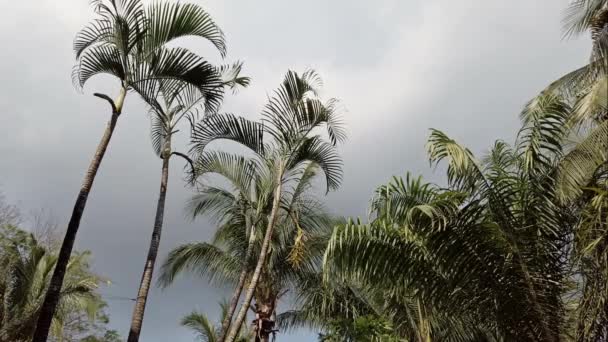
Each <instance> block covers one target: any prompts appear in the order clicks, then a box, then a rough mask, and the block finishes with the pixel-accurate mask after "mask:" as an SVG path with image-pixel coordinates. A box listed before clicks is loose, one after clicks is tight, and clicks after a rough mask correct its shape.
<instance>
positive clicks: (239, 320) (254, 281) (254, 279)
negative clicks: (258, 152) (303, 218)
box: [226, 164, 283, 342]
mask: <svg viewBox="0 0 608 342" xmlns="http://www.w3.org/2000/svg"><path fill="white" fill-rule="evenodd" d="M278 171H279V172H278V175H277V187H276V189H275V193H274V198H273V199H272V210H271V211H270V217H269V218H268V226H267V227H266V233H265V235H264V241H263V242H262V249H261V251H260V256H259V258H258V263H257V265H256V266H255V270H254V271H253V275H252V276H251V281H250V282H249V286H248V287H247V292H246V293H245V300H244V302H243V304H242V305H241V310H240V311H239V313H238V315H237V316H236V320H235V321H234V325H233V326H232V328H231V329H230V334H228V337H227V338H226V342H232V341H234V339H235V338H236V334H237V333H238V330H239V327H241V326H242V325H243V322H244V321H245V317H246V316H247V310H249V306H250V305H251V300H252V299H253V294H254V292H255V288H256V287H257V285H258V281H259V280H260V275H261V274H262V267H263V266H264V262H265V261H266V254H267V253H268V247H269V246H270V240H271V239H272V233H273V230H274V223H275V221H276V218H277V214H278V212H279V204H280V201H281V189H282V185H283V165H282V164H281V165H279V170H278Z"/></svg>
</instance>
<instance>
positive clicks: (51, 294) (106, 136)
mask: <svg viewBox="0 0 608 342" xmlns="http://www.w3.org/2000/svg"><path fill="white" fill-rule="evenodd" d="M126 95H127V90H126V89H125V88H124V87H123V88H122V89H121V91H120V94H119V95H118V98H117V99H116V102H113V103H112V108H113V110H112V117H111V118H110V121H109V122H108V125H107V126H106V129H105V131H104V132H103V136H102V137H101V141H100V142H99V144H98V145H97V150H96V151H95V155H94V156H93V159H92V160H91V162H90V164H89V169H88V170H87V173H86V175H85V176H84V181H83V182H82V186H81V187H80V191H79V192H78V197H76V203H75V204H74V208H73V209H72V216H71V217H70V221H69V223H68V228H67V229H66V232H65V236H64V238H63V243H62V244H61V249H60V250H59V256H58V257H57V263H56V264H55V269H54V270H53V277H52V278H51V282H50V284H49V288H48V290H47V291H46V295H45V297H44V302H43V304H42V308H41V309H40V314H39V316H38V323H37V324H36V330H35V331H34V337H33V338H32V342H46V340H47V338H48V335H49V329H50V327H51V321H52V320H53V316H54V315H55V309H56V307H57V303H58V302H59V297H60V294H61V287H62V285H63V278H64V277H65V272H66V268H67V266H68V262H69V261H70V256H71V254H72V248H73V247H74V242H75V241H76V233H78V228H79V227H80V219H81V218H82V215H83V214H84V208H85V207H86V204H87V199H88V198H89V192H90V191H91V188H92V187H93V181H94V180H95V176H96V175H97V170H99V165H100V164H101V161H102V160H103V157H104V155H105V153H106V149H107V148H108V144H109V143H110V139H111V138H112V134H113V133H114V128H116V122H117V121H118V117H119V116H120V112H121V110H122V105H123V103H124V100H125V96H126Z"/></svg>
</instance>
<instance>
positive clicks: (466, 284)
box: [325, 100, 575, 341]
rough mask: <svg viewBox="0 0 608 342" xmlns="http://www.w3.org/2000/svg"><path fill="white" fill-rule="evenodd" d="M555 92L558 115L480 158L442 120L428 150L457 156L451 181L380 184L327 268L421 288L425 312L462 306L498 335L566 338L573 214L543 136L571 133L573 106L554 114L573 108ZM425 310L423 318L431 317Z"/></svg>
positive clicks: (428, 333) (438, 157) (335, 246)
mask: <svg viewBox="0 0 608 342" xmlns="http://www.w3.org/2000/svg"><path fill="white" fill-rule="evenodd" d="M547 101H548V102H547V103H546V104H545V105H544V106H542V107H540V108H543V109H545V110H546V111H547V112H548V113H549V114H546V115H537V116H531V117H538V118H540V119H539V120H538V121H534V122H533V121H531V123H530V126H529V127H527V128H526V129H525V130H523V131H522V132H521V133H520V137H519V140H518V144H517V147H516V148H515V149H512V148H510V147H509V146H508V145H507V144H505V143H504V142H500V141H499V142H497V143H496V144H495V146H494V147H493V149H492V150H491V152H490V153H489V155H488V156H487V157H486V158H484V159H483V160H482V161H479V160H477V159H475V158H474V156H473V154H472V153H471V152H470V151H469V150H468V149H466V148H464V147H462V146H461V145H459V144H458V143H457V142H456V141H454V140H452V139H450V138H449V137H448V136H446V135H445V134H443V133H442V132H440V131H436V130H433V131H432V133H431V136H430V138H429V142H428V152H429V156H430V159H431V161H432V162H434V163H436V162H439V161H442V160H446V161H447V163H448V165H447V178H448V187H447V188H446V189H442V188H439V187H437V186H435V185H431V184H425V183H422V182H420V181H419V180H412V179H407V178H406V180H405V181H404V180H402V179H399V178H397V179H395V180H394V181H393V182H391V183H389V184H388V185H387V186H383V187H380V188H379V189H378V191H377V194H376V197H375V199H374V201H373V202H372V210H373V212H374V213H375V216H376V217H375V218H374V220H373V221H372V222H371V223H370V224H362V223H360V222H352V223H350V224H346V225H344V226H342V227H340V228H338V229H337V230H336V231H335V232H334V236H333V237H332V240H331V241H330V243H329V246H328V251H327V254H326V270H325V272H326V273H327V274H335V273H332V272H338V274H342V275H344V276H346V277H354V279H357V280H359V281H362V282H363V284H364V285H368V286H375V287H379V288H384V289H386V291H388V293H397V294H400V293H401V294H403V295H411V296H413V298H414V299H416V302H418V301H419V303H420V305H419V307H421V308H425V310H423V311H422V312H427V313H431V312H437V311H438V312H439V313H441V312H444V313H449V315H450V317H461V318H462V319H461V320H460V322H468V321H470V322H473V325H474V326H477V327H480V331H485V332H489V333H490V337H491V338H492V339H506V340H517V341H539V340H543V341H556V340H558V339H559V338H560V333H561V332H562V331H563V330H564V329H565V326H564V325H565V323H564V312H565V309H564V306H563V301H562V296H563V295H564V294H565V292H566V287H565V285H564V284H565V282H566V280H567V279H568V278H567V276H568V274H567V264H566V263H564V260H565V259H566V257H567V255H568V254H567V253H568V245H567V242H568V237H569V236H570V234H571V233H572V229H573V226H574V224H575V217H574V215H572V211H571V210H570V208H568V207H564V206H561V205H560V204H559V201H558V200H557V193H556V181H555V178H554V170H555V164H556V159H555V158H556V157H557V156H558V154H557V153H558V152H559V151H552V150H551V147H550V146H551V145H550V144H549V143H547V141H546V140H543V139H539V138H538V136H539V135H538V130H539V129H542V128H544V127H547V126H549V127H554V128H555V130H554V133H555V134H557V135H559V134H562V131H560V129H558V128H560V127H563V125H562V123H563V121H562V122H561V123H560V122H559V121H558V120H559V119H560V118H562V117H563V115H553V116H552V115H550V114H552V113H553V112H554V111H556V112H560V111H561V112H560V113H563V112H565V111H567V108H565V107H564V106H563V105H562V103H561V102H559V101H556V100H551V101H549V100H547ZM544 137H545V138H550V137H548V136H544ZM550 141H551V140H549V142H550ZM548 146H549V148H548ZM426 308H429V309H428V310H427V309H426ZM424 316H425V315H423V316H422V318H423V319H422V320H419V322H424V321H425V320H426V319H427V318H428V319H430V317H428V316H427V317H424ZM448 322H449V321H448ZM395 323H396V324H397V323H399V322H398V321H397V322H395ZM418 326H419V327H422V328H423V329H422V331H421V332H423V334H420V335H419V337H418V340H420V341H426V340H430V339H437V338H439V336H440V334H439V333H440V331H437V329H436V327H434V326H433V325H432V324H431V325H430V327H429V326H427V325H426V324H423V325H419V324H418ZM425 326H426V327H425ZM429 328H430V330H429ZM486 338H488V337H486Z"/></svg>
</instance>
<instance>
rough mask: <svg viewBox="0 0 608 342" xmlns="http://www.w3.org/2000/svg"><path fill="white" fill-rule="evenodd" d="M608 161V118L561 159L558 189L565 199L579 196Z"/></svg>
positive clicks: (568, 199)
mask: <svg viewBox="0 0 608 342" xmlns="http://www.w3.org/2000/svg"><path fill="white" fill-rule="evenodd" d="M607 163H608V120H606V121H604V122H603V123H601V124H600V125H599V126H597V127H596V128H595V129H593V130H592V131H591V132H590V133H589V134H588V135H587V136H586V137H585V138H584V139H583V141H581V142H579V143H578V144H577V145H576V146H575V147H574V149H572V150H571V151H569V152H568V153H567V154H566V155H565V156H564V158H563V159H562V160H561V162H560V164H559V168H558V172H557V186H558V187H557V191H558V193H559V195H560V197H561V199H562V200H564V201H570V200H572V199H575V198H577V197H578V196H580V195H581V194H582V192H583V189H584V187H586V186H587V185H588V183H589V182H590V181H591V179H592V178H593V176H594V175H595V174H596V172H597V171H598V169H599V168H600V167H602V166H604V167H605V166H606V164H607Z"/></svg>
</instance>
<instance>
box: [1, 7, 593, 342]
mask: <svg viewBox="0 0 608 342" xmlns="http://www.w3.org/2000/svg"><path fill="white" fill-rule="evenodd" d="M203 4H204V5H205V6H207V7H208V8H209V11H210V12H211V13H212V14H213V16H214V18H215V19H216V20H217V21H218V23H219V24H220V25H221V26H222V28H223V29H224V30H225V31H226V34H227V38H228V46H229V55H230V58H234V59H243V60H244V61H245V65H246V72H247V73H248V74H249V75H250V76H252V78H253V84H252V86H251V87H250V88H249V89H246V90H244V91H242V92H240V93H239V94H238V95H236V96H231V97H229V98H228V99H227V101H226V104H225V109H226V110H227V111H231V112H235V113H241V114H243V115H246V116H248V117H257V116H258V113H259V112H260V109H261V107H262V106H263V104H264V100H265V98H266V94H268V93H270V92H271V91H272V89H273V88H274V87H275V86H276V85H277V84H278V82H279V81H280V80H281V77H282V75H283V74H284V72H285V71H286V70H287V69H288V68H294V69H296V70H302V69H303V68H305V67H313V68H315V69H317V70H318V71H319V72H320V73H321V75H322V76H323V78H324V80H325V84H326V86H325V92H324V94H325V95H327V96H331V97H338V98H340V99H341V100H342V102H343V104H344V106H345V107H346V108H347V109H348V112H347V113H346V114H345V119H346V122H347V123H348V127H349V131H350V139H349V140H348V142H347V143H346V145H344V147H343V148H342V151H343V154H344V161H345V177H344V183H343V187H342V189H341V190H340V191H338V192H337V193H334V194H331V195H330V196H329V197H328V206H329V207H330V209H331V210H332V211H333V212H334V213H336V214H340V215H364V214H365V209H366V207H367V204H368V202H367V201H368V198H369V196H370V194H371V191H372V190H373V189H374V188H375V187H376V186H377V185H378V184H380V183H382V182H385V181H387V180H388V179H389V177H390V176H391V175H394V174H403V173H404V172H405V171H406V170H411V171H413V172H414V173H423V174H425V176H427V177H428V178H430V179H433V180H440V177H439V176H437V175H432V174H431V172H430V169H429V168H428V162H427V159H426V156H425V154H424V143H425V138H426V136H427V134H428V128H429V127H435V128H438V129H442V130H444V131H446V132H447V133H448V134H450V135H451V136H453V137H455V138H457V139H459V140H461V141H462V142H464V143H466V144H467V145H468V146H469V147H471V148H472V149H473V151H475V152H476V153H482V152H483V151H484V150H486V149H487V148H488V147H489V146H490V145H491V143H492V142H493V141H494V140H495V139H498V138H501V139H505V140H507V141H512V140H513V138H514V135H515V131H516V129H517V127H518V119H517V114H518V112H519V110H520V109H521V107H522V106H523V105H524V104H525V102H526V101H527V100H528V99H529V98H530V97H531V96H533V95H534V94H535V93H536V92H537V91H538V90H540V89H541V88H542V87H543V86H544V85H545V84H547V83H548V82H549V81H550V80H552V79H554V78H556V77H557V76H558V75H560V74H562V73H564V72H566V71H568V70H571V69H573V68H575V67H576V66H579V65H581V64H582V63H584V61H585V56H586V55H587V52H588V44H587V42H586V40H581V41H571V42H563V41H561V40H560V36H561V33H560V26H559V20H560V16H561V11H562V9H563V8H564V7H565V6H566V4H567V1H566V0H562V1H554V0H537V1H530V0H516V1H510V2H505V1H499V0H476V1H474V0H464V1H453V0H443V1H441V0H436V1H392V0H386V1H374V2H370V1H352V0H351V1H349V0H341V1H323V0H314V1H308V2H295V1H285V0H281V1H279V0H275V1H232V0H231V1H205V2H204V3H203ZM0 6H1V8H2V14H0V16H1V17H2V18H1V20H0V41H1V42H2V44H3V52H2V54H1V55H0V59H1V63H0V74H1V75H2V77H3V82H2V85H0V88H1V89H0V113H1V114H0V137H1V138H0V154H1V155H2V159H0V184H1V187H2V189H3V191H4V192H5V193H6V195H7V196H8V197H9V198H11V199H12V200H14V201H17V202H19V203H20V204H21V205H23V206H24V207H25V208H26V209H29V208H39V207H45V208H49V209H51V210H52V211H53V212H54V214H55V215H56V216H58V217H60V218H63V219H64V220H67V217H68V215H69V212H70V209H71V206H72V205H73V200H74V196H75V194H76V192H77V189H78V187H79V185H80V181H81V178H82V175H83V172H84V170H85V168H86V166H87V163H88V161H89V158H90V156H91V154H92V152H93V150H94V148H95V145H96V144H97V142H98V139H99V136H100V135H101V131H102V129H103V127H104V125H105V122H106V120H107V117H108V113H107V109H108V108H106V106H107V105H106V104H105V103H103V102H101V101H99V100H98V99H96V98H93V97H92V96H91V93H92V90H93V89H95V91H103V92H107V93H108V94H112V93H113V92H115V91H116V84H115V83H113V82H112V80H110V79H106V78H101V79H98V80H95V81H94V82H92V83H91V85H89V86H87V88H86V89H85V90H84V94H79V93H78V92H76V91H75V90H74V88H73V87H72V85H71V79H70V72H71V68H72V63H73V59H72V58H73V57H72V54H71V42H72V39H73V36H74V33H75V32H76V31H77V30H78V29H79V28H80V27H81V26H82V25H83V24H84V23H86V22H87V21H88V20H89V19H90V17H91V12H90V10H89V9H88V8H87V1H86V0H69V1H67V0H66V1H50V0H40V1H10V2H9V1H8V0H3V1H2V4H1V5H0ZM188 43H190V42H188ZM194 48H196V49H197V51H199V52H201V53H204V54H205V55H206V56H207V55H209V56H210V58H211V59H212V60H214V61H215V60H217V56H216V53H215V52H214V51H212V50H211V49H210V48H209V47H208V46H198V45H196V46H194ZM199 49H200V50H199ZM126 106H127V107H126V109H125V115H123V116H122V117H121V119H120V122H119V125H118V128H117V131H116V135H115V137H114V139H113V141H112V142H111V145H110V149H109V153H108V155H107V157H106V159H105V160H104V162H103V165H102V168H101V171H100V173H99V175H98V177H97V180H96V183H95V186H94V189H93V193H92V195H91V197H90V200H89V205H88V207H87V211H86V213H85V216H84V218H83V222H82V226H81V232H80V234H79V236H78V248H81V249H91V250H92V251H93V255H94V256H95V262H96V263H95V266H96V269H97V270H98V272H99V273H101V274H104V275H106V276H108V277H109V278H111V279H112V280H113V281H114V285H113V286H111V287H109V288H107V289H104V293H107V294H109V295H112V296H126V297H132V296H134V295H135V291H136V287H137V284H138V282H139V278H140V269H141V267H142V263H143V261H144V257H145V253H146V250H147V246H148V241H149V235H150V232H151V228H152V220H153V212H154V208H155V203H156V195H157V191H158V181H159V178H160V174H159V173H160V170H159V169H160V162H159V161H158V160H157V159H156V158H155V157H154V155H153V153H152V149H151V146H150V143H149V138H148V130H149V122H148V119H147V117H146V115H145V113H146V112H145V109H144V106H143V105H142V104H141V103H140V102H139V100H138V99H137V98H136V97H135V96H131V97H130V98H128V99H127V105H126ZM182 146H183V145H182ZM181 167H182V165H181V162H180V161H179V160H175V161H174V162H173V166H172V169H171V172H172V177H171V180H170V185H169V197H168V205H167V214H166V224H165V230H164V236H163V242H162V247H161V251H160V255H161V256H163V257H164V255H166V253H167V252H168V251H169V250H170V249H171V248H172V247H175V246H176V245H178V244H179V243H182V242H185V241H191V240H199V239H200V240H202V239H206V238H208V237H209V236H210V234H211V232H212V227H211V226H210V225H209V224H208V223H206V222H205V221H200V222H196V223H192V222H190V221H188V220H187V219H185V218H184V213H183V209H182V208H183V204H184V202H185V200H186V199H187V198H188V197H189V196H190V193H189V192H188V190H187V189H185V188H184V186H183V182H182V180H181V172H182V169H181ZM220 295H222V293H221V291H219V290H217V289H213V288H210V287H209V286H208V285H207V283H206V281H205V280H200V279H195V278H188V279H184V280H183V281H179V282H177V284H176V285H175V286H174V287H172V288H170V289H168V290H166V291H164V292H163V293H161V291H159V290H154V291H153V292H152V294H151V299H150V301H149V304H148V310H147V312H146V322H145V324H144V330H143V335H142V336H143V340H144V341H151V342H156V341H190V340H191V337H190V335H189V334H188V333H187V332H186V331H184V330H183V329H180V328H179V327H178V319H179V317H180V316H181V315H183V314H185V313H187V312H189V311H190V310H192V309H194V308H198V309H201V310H207V311H211V310H216V309H217V305H216V303H217V301H218V300H219V299H220V298H219V296H220ZM193 303H196V304H193ZM110 304H111V318H112V322H113V326H114V327H115V328H116V329H118V330H119V331H120V332H121V333H122V334H123V335H124V334H125V332H126V330H127V328H128V324H129V318H130V314H131V310H132V303H131V302H129V301H119V300H111V301H110ZM300 335H301V336H300V337H299V340H301V341H308V340H310V339H311V337H309V336H308V337H307V336H306V335H303V334H300ZM290 340H294V341H295V340H298V338H297V337H294V338H293V339H290Z"/></svg>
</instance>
